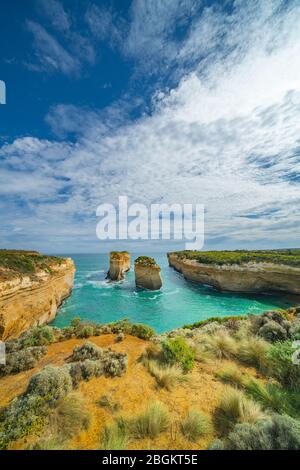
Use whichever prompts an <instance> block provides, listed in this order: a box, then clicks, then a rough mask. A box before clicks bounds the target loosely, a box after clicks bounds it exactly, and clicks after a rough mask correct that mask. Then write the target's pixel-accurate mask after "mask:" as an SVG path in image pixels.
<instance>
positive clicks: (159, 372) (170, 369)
mask: <svg viewBox="0 0 300 470" xmlns="http://www.w3.org/2000/svg"><path fill="white" fill-rule="evenodd" d="M147 368H148V370H149V372H150V374H151V375H152V376H153V377H154V378H155V380H156V382H157V385H159V387H162V388H165V389H167V390H169V391H171V390H172V389H173V388H174V386H175V385H176V384H177V383H178V382H183V381H184V380H185V379H186V377H185V376H184V375H183V373H182V369H181V368H180V367H179V366H177V365H173V366H172V365H160V364H158V363H157V362H156V361H153V360H152V361H148V362H147Z"/></svg>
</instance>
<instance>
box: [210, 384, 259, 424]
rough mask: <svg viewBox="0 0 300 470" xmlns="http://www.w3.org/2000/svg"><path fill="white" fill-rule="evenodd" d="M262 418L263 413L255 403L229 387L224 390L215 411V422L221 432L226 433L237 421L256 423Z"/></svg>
mask: <svg viewBox="0 0 300 470" xmlns="http://www.w3.org/2000/svg"><path fill="white" fill-rule="evenodd" d="M263 418H265V414H264V413H263V411H262V410H261V408H260V406H259V405H258V404H257V403H255V402H254V401H252V400H250V399H248V398H247V397H246V395H245V394H244V393H243V392H242V391H240V390H236V389H234V388H231V387H228V388H227V390H225V392H224V393H223V395H222V398H221V401H220V403H219V405H218V407H217V409H216V411H215V422H216V425H217V428H218V429H219V431H220V432H222V433H227V432H228V431H230V430H231V429H232V428H233V427H234V425H235V424H237V423H243V422H246V423H256V422H257V421H259V420H261V419H263Z"/></svg>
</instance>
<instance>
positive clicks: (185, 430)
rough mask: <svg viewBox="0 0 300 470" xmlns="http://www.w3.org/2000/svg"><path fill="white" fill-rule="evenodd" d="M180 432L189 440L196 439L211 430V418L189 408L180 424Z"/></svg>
mask: <svg viewBox="0 0 300 470" xmlns="http://www.w3.org/2000/svg"><path fill="white" fill-rule="evenodd" d="M180 428H181V431H182V434H183V435H184V436H185V437H186V438H187V439H188V440H189V441H194V442H195V441H197V440H198V439H200V437H202V436H205V435H206V434H209V433H211V432H212V423H211V420H210V419H209V418H208V417H207V416H206V415H204V414H203V413H200V411H197V410H190V411H189V412H188V413H187V415H186V417H185V418H184V419H183V420H182V422H181V424H180Z"/></svg>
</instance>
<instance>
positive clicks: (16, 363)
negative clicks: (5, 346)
mask: <svg viewBox="0 0 300 470" xmlns="http://www.w3.org/2000/svg"><path fill="white" fill-rule="evenodd" d="M46 353H47V348H46V347H45V346H35V347H31V348H27V349H23V350H20V351H16V352H12V353H9V354H7V355H6V365H5V366H4V365H0V376H1V375H9V374H17V373H19V372H22V371H24V370H29V369H32V368H33V367H35V366H36V364H37V361H38V360H39V359H40V358H41V357H42V356H44V355H45V354H46Z"/></svg>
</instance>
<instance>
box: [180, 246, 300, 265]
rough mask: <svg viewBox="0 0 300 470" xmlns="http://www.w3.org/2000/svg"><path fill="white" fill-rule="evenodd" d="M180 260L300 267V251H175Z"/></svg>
mask: <svg viewBox="0 0 300 470" xmlns="http://www.w3.org/2000/svg"><path fill="white" fill-rule="evenodd" d="M174 254H175V255H176V256H178V257H179V258H181V259H189V260H195V261H197V262H198V263H203V264H216V265H220V266H222V265H226V264H228V265H233V264H237V265H241V264H246V263H272V264H285V265H288V266H295V267H299V266H300V249H293V250H291V249H288V250H255V251H248V250H236V251H189V250H183V251H176V252H175V253H174Z"/></svg>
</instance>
